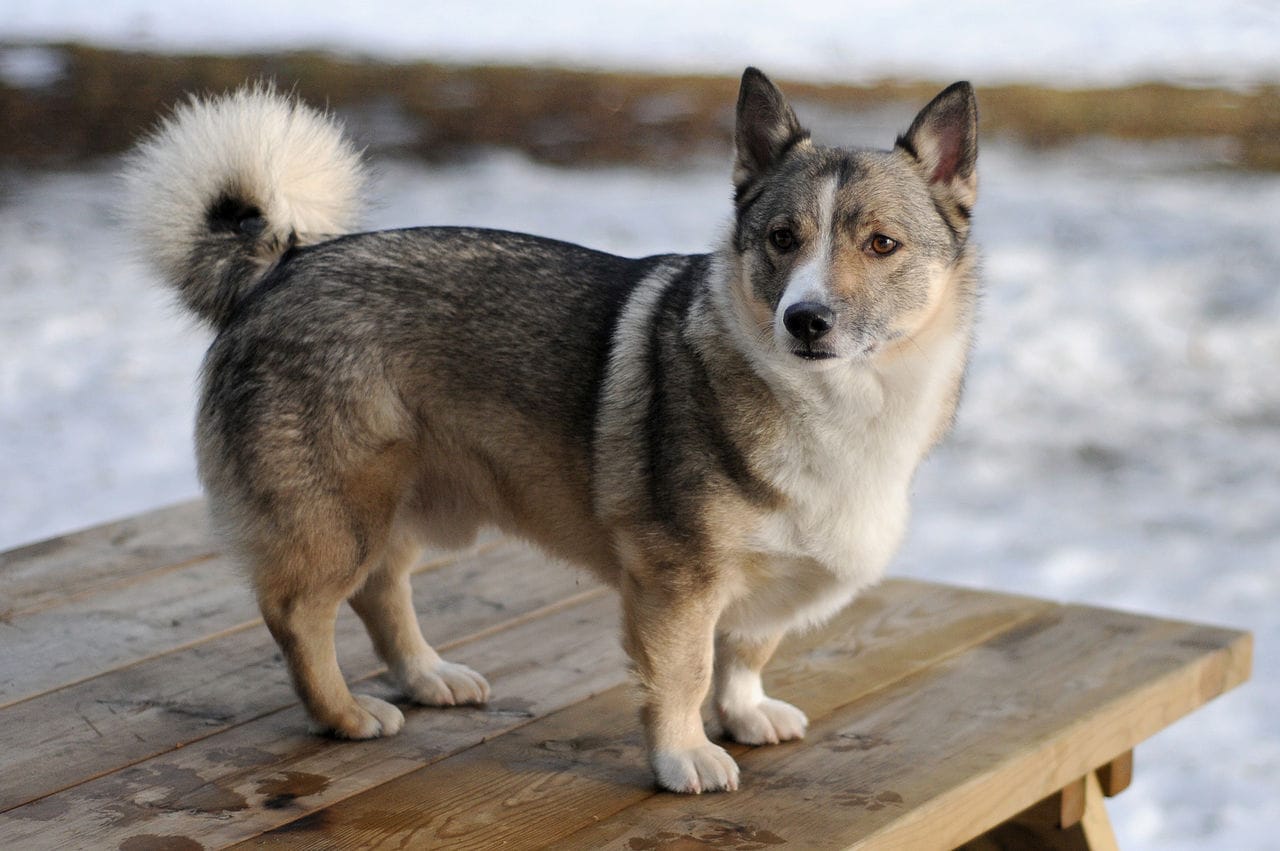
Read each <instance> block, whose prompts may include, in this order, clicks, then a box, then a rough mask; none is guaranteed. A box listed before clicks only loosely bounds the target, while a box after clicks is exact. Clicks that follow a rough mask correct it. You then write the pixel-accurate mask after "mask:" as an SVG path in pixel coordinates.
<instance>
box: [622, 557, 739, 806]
mask: <svg viewBox="0 0 1280 851" xmlns="http://www.w3.org/2000/svg"><path fill="white" fill-rule="evenodd" d="M681 579H683V580H684V581H680V580H681ZM624 582H625V584H626V587H625V588H624V589H623V617H624V625H625V643H626V648H627V652H628V653H629V654H630V656H631V659H632V662H633V663H634V664H635V668H636V673H637V674H638V675H639V678H640V687H641V690H642V694H643V708H642V710H641V718H642V720H643V723H644V729H645V736H646V739H647V742H648V746H649V762H650V764H651V765H652V766H653V771H654V774H655V775H656V776H657V780H658V785H659V786H662V787H663V788H665V789H670V790H671V791H673V792H692V793H694V794H697V793H699V792H714V791H718V790H722V789H723V790H733V789H737V788H738V765H737V763H735V762H734V761H733V757H731V756H729V754H727V753H726V752H725V750H724V748H721V747H720V746H718V745H715V744H712V743H711V741H710V740H709V739H708V738H707V734H706V731H705V730H704V729H703V726H702V713H701V709H702V702H703V700H704V699H705V698H706V696H707V691H708V690H709V689H710V686H711V666H712V661H713V654H714V649H715V648H714V642H715V624H716V619H717V617H718V616H719V613H720V611H719V610H720V605H719V604H718V601H717V600H716V598H715V595H714V593H713V589H711V588H708V587H706V585H703V586H702V587H701V588H693V587H689V586H691V585H693V584H694V583H689V582H688V576H687V575H685V576H681V575H680V571H679V568H678V567H674V566H664V567H663V568H660V569H659V570H651V571H646V572H645V573H644V574H642V575H640V576H636V575H634V574H629V575H628V576H627V577H626V579H625V580H624Z"/></svg>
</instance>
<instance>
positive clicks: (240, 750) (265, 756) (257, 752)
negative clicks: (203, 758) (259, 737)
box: [209, 747, 279, 768]
mask: <svg viewBox="0 0 1280 851" xmlns="http://www.w3.org/2000/svg"><path fill="white" fill-rule="evenodd" d="M209 759H210V760H212V761H213V762H221V763H223V764H224V765H231V766H234V767H236V768H253V767H255V766H258V765H267V764H268V763H271V762H275V761H276V760H277V759H279V757H278V756H276V755H275V754H273V753H271V752H270V751H264V750H262V749H261V748H250V747H236V748H214V749H213V750H211V751H209Z"/></svg>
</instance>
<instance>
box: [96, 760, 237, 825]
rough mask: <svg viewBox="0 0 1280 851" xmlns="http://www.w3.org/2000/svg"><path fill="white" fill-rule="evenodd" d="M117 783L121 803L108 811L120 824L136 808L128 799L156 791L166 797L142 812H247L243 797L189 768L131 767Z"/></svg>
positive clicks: (135, 811) (218, 813) (132, 813)
mask: <svg viewBox="0 0 1280 851" xmlns="http://www.w3.org/2000/svg"><path fill="white" fill-rule="evenodd" d="M118 779H119V781H120V782H121V783H123V784H124V786H123V788H122V790H121V791H122V793H123V798H124V800H121V801H118V802H117V803H116V804H113V805H112V806H111V809H113V810H114V811H115V812H116V813H117V815H118V817H119V819H120V820H122V821H124V820H128V819H130V818H134V817H136V815H137V813H138V811H139V805H138V804H136V803H134V802H133V800H132V799H133V796H134V795H135V794H137V793H138V792H139V791H142V790H145V789H159V790H164V791H166V792H167V793H168V794H166V795H165V796H164V797H163V798H161V799H159V800H157V801H155V802H154V803H149V804H147V805H146V806H145V808H144V809H148V810H156V809H158V810H164V811H167V812H174V811H178V810H189V811H194V812H201V813H209V814H210V815H222V814H223V813H229V812H239V811H240V810H245V809H248V808H249V804H248V802H247V801H245V799H244V796H243V795H241V794H239V793H237V792H233V791H231V790H230V789H224V788H223V787H221V786H219V785H218V784H217V783H215V782H213V781H210V780H206V779H205V778H204V777H203V776H201V774H200V773H199V772H198V771H195V770H193V769H190V768H179V767H178V766H176V765H169V764H167V763H157V764H155V765H149V766H145V767H144V766H135V768H134V769H133V770H130V771H128V772H121V774H120V775H119V778H118Z"/></svg>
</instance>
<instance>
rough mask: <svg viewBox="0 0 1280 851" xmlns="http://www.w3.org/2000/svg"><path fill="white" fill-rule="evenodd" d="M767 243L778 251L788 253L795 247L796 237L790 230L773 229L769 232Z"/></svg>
mask: <svg viewBox="0 0 1280 851" xmlns="http://www.w3.org/2000/svg"><path fill="white" fill-rule="evenodd" d="M769 243H770V244H771V245H772V246H773V247H774V248H776V249H778V250H779V251H790V250H791V249H793V248H795V247H796V235H795V234H794V233H792V232H791V228H774V229H773V230H771V231H769Z"/></svg>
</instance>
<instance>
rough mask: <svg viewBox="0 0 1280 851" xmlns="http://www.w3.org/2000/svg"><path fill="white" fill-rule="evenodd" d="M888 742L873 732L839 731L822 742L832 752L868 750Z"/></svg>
mask: <svg viewBox="0 0 1280 851" xmlns="http://www.w3.org/2000/svg"><path fill="white" fill-rule="evenodd" d="M888 744H890V742H889V740H888V739H886V738H885V737H884V736H878V735H876V734H875V733H841V734H839V735H838V736H835V737H834V738H832V739H828V740H827V741H826V742H824V743H823V746H824V747H826V749H827V750H829V751H833V752H834V753H848V752H850V751H869V750H874V749H875V748H882V747H884V746H885V745H888Z"/></svg>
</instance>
